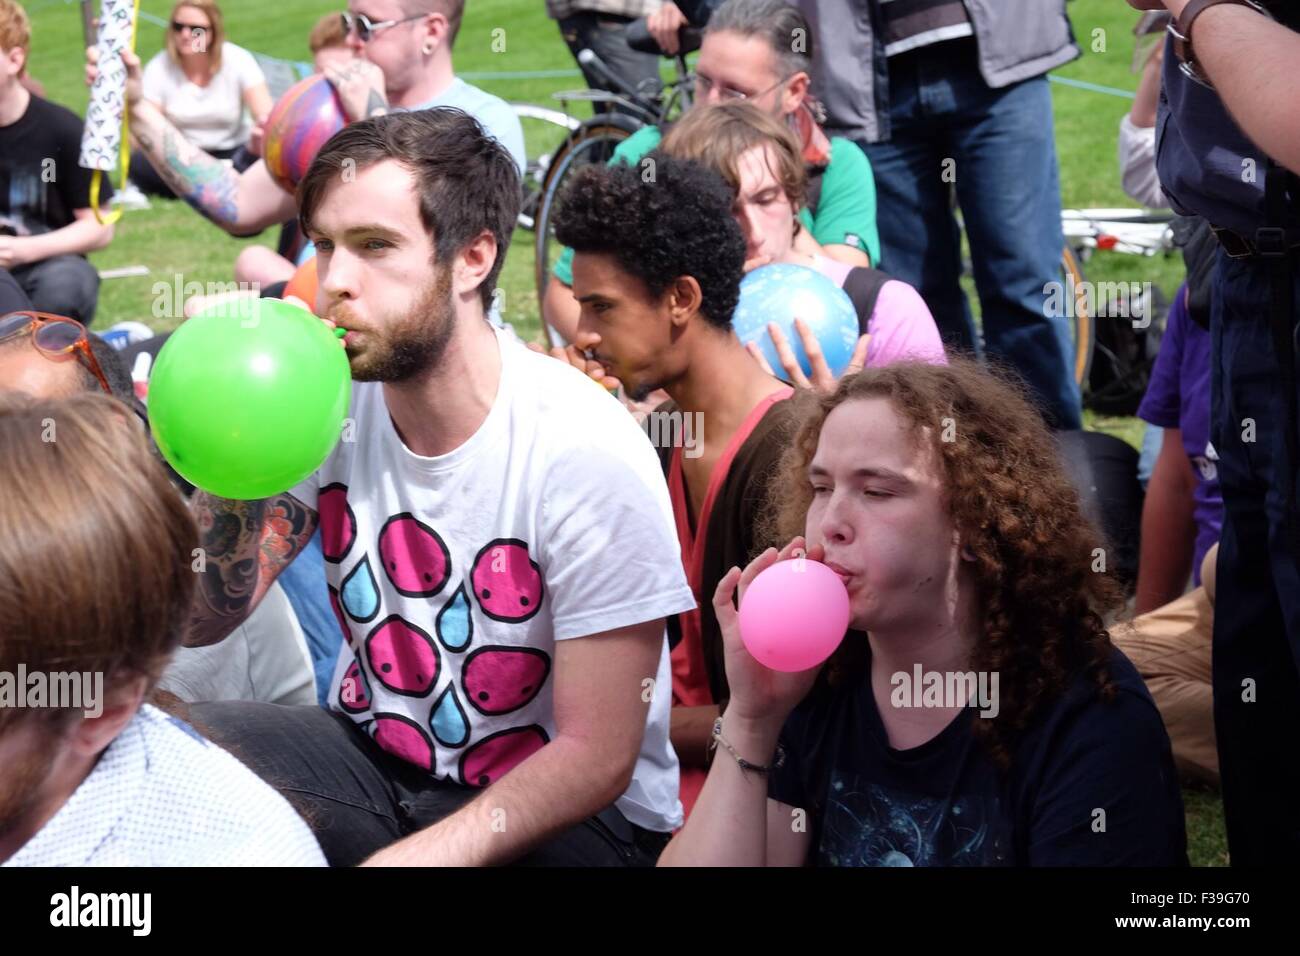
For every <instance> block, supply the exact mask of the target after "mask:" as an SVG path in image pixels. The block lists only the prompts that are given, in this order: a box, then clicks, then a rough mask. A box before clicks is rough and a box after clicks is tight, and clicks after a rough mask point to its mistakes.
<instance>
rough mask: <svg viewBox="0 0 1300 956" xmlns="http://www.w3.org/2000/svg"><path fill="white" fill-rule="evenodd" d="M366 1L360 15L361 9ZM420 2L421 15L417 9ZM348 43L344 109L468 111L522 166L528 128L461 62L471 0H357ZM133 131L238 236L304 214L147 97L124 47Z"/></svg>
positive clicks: (191, 198)
mask: <svg viewBox="0 0 1300 956" xmlns="http://www.w3.org/2000/svg"><path fill="white" fill-rule="evenodd" d="M358 6H364V8H365V12H364V14H363V13H361V12H360V11H359V10H358V9H357V7H358ZM408 6H411V7H412V9H414V10H415V11H416V12H415V13H410V12H408V10H407V7H408ZM348 9H349V12H348V13H344V14H341V16H343V17H345V18H347V19H346V21H345V23H346V25H347V27H348V31H347V35H348V44H349V46H350V47H351V49H352V50H353V52H354V53H355V54H356V56H355V57H354V58H353V59H352V60H351V61H349V62H346V63H344V64H343V66H342V67H341V68H337V69H334V68H329V67H327V68H326V73H325V75H326V76H327V77H329V80H330V82H331V83H332V84H334V88H335V90H336V91H337V93H338V96H339V101H340V103H341V104H342V107H343V113H344V116H345V117H347V119H348V120H349V121H356V120H359V119H363V118H368V117H371V116H380V115H383V114H385V113H388V112H399V111H407V110H423V109H431V108H433V107H439V106H449V107H455V108H457V109H462V110H464V111H465V112H467V113H469V114H470V115H471V116H473V117H475V118H476V119H477V120H479V122H481V123H482V124H483V125H484V127H486V128H487V130H488V131H489V132H490V133H491V134H492V135H493V136H494V137H495V138H496V139H497V140H498V141H499V142H500V143H501V144H502V145H504V146H505V147H506V149H507V150H509V152H510V155H511V158H512V159H514V161H515V165H516V167H517V168H518V170H519V171H520V172H522V171H523V169H524V167H525V165H526V160H525V157H524V133H523V127H522V126H521V125H520V123H519V118H518V117H517V116H516V115H515V113H514V110H512V109H511V108H510V106H509V104H507V103H506V102H505V101H504V100H502V99H500V98H499V97H496V96H493V95H492V94H490V93H485V92H484V91H483V90H480V89H478V88H477V87H475V86H471V85H470V84H468V83H466V82H465V81H464V80H462V79H460V78H459V77H457V76H456V74H455V72H454V71H453V69H452V45H453V44H454V43H455V42H456V34H457V33H458V32H459V30H460V22H461V16H462V14H463V13H464V10H465V2H464V0H410V2H409V3H407V2H404V0H364V2H362V0H350V2H349V4H348ZM97 56H98V52H97V51H96V50H95V48H94V47H90V48H89V49H87V50H86V81H87V85H89V84H90V83H93V82H94V79H95V76H96V75H98V68H97V66H96V62H95V61H96V58H97ZM122 62H123V63H124V64H125V66H126V76H127V80H126V102H127V107H128V110H129V112H130V122H131V132H132V133H133V134H134V136H135V139H136V141H137V142H138V144H139V146H140V149H141V151H142V152H143V153H144V155H145V157H146V158H147V159H148V161H149V163H150V165H152V166H153V168H154V169H155V170H156V171H157V172H158V175H159V176H160V177H162V179H163V180H164V181H165V182H166V183H167V185H168V186H170V187H171V189H172V190H173V191H174V192H175V193H176V195H177V196H179V197H180V198H181V199H184V200H185V201H186V202H187V203H189V204H190V205H191V206H192V207H194V209H195V210H197V211H198V212H199V213H200V214H201V215H203V216H204V217H206V218H207V219H209V220H210V221H212V222H213V223H214V224H216V225H217V226H219V227H220V228H222V229H224V230H226V231H227V232H229V233H230V234H231V235H234V236H251V235H256V234H257V233H259V232H261V231H262V230H263V229H265V228H267V227H268V226H274V225H279V224H280V223H282V222H286V221H288V220H290V219H292V218H294V217H295V216H296V215H297V213H298V207H297V203H296V202H295V200H294V197H293V194H292V193H290V192H288V191H286V190H285V189H283V188H281V187H280V186H279V184H277V183H276V181H275V180H274V179H272V178H271V174H270V172H269V171H268V170H267V168H266V162H265V161H264V160H258V161H257V162H255V163H253V165H251V166H249V167H248V169H246V170H245V171H244V172H242V173H239V172H236V171H235V170H234V169H231V168H229V167H227V166H226V165H225V164H224V163H222V161H221V160H219V159H217V158H216V157H214V156H212V155H210V154H209V153H207V152H206V151H205V150H203V149H201V148H200V147H199V146H197V145H195V144H194V143H192V142H190V141H189V140H188V139H186V138H185V136H184V135H183V134H182V133H181V132H180V131H179V130H177V129H176V127H175V126H174V125H173V124H172V123H171V122H170V121H169V120H168V119H167V117H166V116H165V115H164V114H163V112H162V111H161V110H159V109H158V108H157V107H156V106H154V105H153V104H151V103H150V102H148V100H147V99H146V98H145V97H144V92H143V87H142V84H141V71H140V59H139V57H137V56H136V55H135V54H133V53H131V52H130V51H128V50H123V51H122Z"/></svg>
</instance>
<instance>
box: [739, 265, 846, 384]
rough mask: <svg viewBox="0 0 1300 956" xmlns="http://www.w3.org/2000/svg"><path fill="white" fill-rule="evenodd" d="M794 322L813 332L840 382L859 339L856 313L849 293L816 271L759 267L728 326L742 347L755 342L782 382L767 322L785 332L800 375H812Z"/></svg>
mask: <svg viewBox="0 0 1300 956" xmlns="http://www.w3.org/2000/svg"><path fill="white" fill-rule="evenodd" d="M796 318H798V319H802V320H803V321H804V323H805V324H807V325H808V327H809V328H810V329H812V332H813V335H815V336H816V337H817V341H818V342H819V343H820V344H821V347H822V354H823V355H824V356H825V357H826V364H827V366H829V367H830V370H831V373H832V374H833V375H835V376H836V377H837V378H838V377H839V376H840V375H841V374H842V373H843V372H844V369H845V368H847V367H848V364H849V359H850V358H851V357H852V356H853V347H854V346H855V345H856V344H857V341H858V336H859V332H858V313H857V310H856V309H855V308H854V307H853V302H852V300H850V299H849V297H848V294H847V293H845V291H844V290H843V289H841V288H840V287H839V286H837V285H836V284H835V283H834V282H832V281H831V280H830V279H828V278H826V277H825V276H824V275H822V274H821V273H820V272H817V271H816V270H815V269H809V268H807V267H806V266H797V265H791V264H788V263H784V262H778V263H775V264H773V265H770V266H762V267H760V268H758V269H755V270H754V271H753V272H751V273H749V274H748V275H747V276H745V278H744V280H743V281H742V282H741V283H740V302H739V303H738V304H737V305H736V311H735V313H734V314H733V315H732V317H731V327H732V328H733V329H734V330H735V332H736V335H737V337H738V338H739V339H740V341H741V343H743V344H749V343H750V342H757V343H758V347H759V349H760V350H761V351H762V353H763V356H764V357H765V358H766V359H767V363H768V364H769V365H771V366H772V370H773V371H774V372H775V373H776V374H777V375H778V376H780V377H781V378H784V377H785V373H784V372H783V370H782V368H781V360H780V359H779V358H778V357H777V354H776V346H774V345H773V344H772V337H771V336H770V335H768V334H767V324H768V323H769V322H772V323H775V324H776V325H777V326H778V327H779V328H780V329H781V331H782V333H784V335H785V337H786V340H787V341H788V342H789V343H790V347H791V348H792V349H793V350H794V354H795V358H797V359H798V360H799V367H800V368H802V369H803V373H804V374H805V375H811V374H812V367H811V366H810V365H809V364H808V356H807V355H806V354H805V353H804V350H803V343H802V342H800V341H799V333H797V332H796V331H795V328H794V320H795V319H796Z"/></svg>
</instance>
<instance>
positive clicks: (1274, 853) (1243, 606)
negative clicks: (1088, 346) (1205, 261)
mask: <svg viewBox="0 0 1300 956" xmlns="http://www.w3.org/2000/svg"><path fill="white" fill-rule="evenodd" d="M1295 270H1296V271H1293V274H1292V284H1293V286H1294V288H1295V296H1296V302H1297V303H1300V266H1296V267H1295ZM1269 292H1270V289H1269V274H1268V266H1267V264H1266V260H1262V259H1229V258H1227V257H1226V256H1224V255H1223V254H1222V253H1220V257H1219V263H1218V268H1217V270H1216V273H1215V280H1214V294H1213V305H1212V311H1211V319H1210V334H1211V336H1212V342H1213V352H1212V359H1211V360H1212V362H1213V367H1212V376H1213V378H1212V387H1211V409H1210V415H1211V419H1210V420H1211V436H1212V439H1211V440H1212V441H1213V442H1214V448H1215V450H1216V451H1217V452H1218V453H1219V463H1218V467H1219V484H1220V487H1221V488H1222V490H1223V509H1224V513H1223V533H1222V537H1221V538H1220V541H1219V562H1218V566H1217V573H1218V578H1217V590H1216V593H1215V601H1214V645H1213V654H1212V669H1213V684H1214V729H1215V735H1216V737H1217V738H1218V746H1219V767H1220V772H1221V774H1222V778H1223V810H1224V817H1225V819H1226V822H1227V829H1228V850H1229V853H1230V855H1231V857H1232V863H1233V865H1234V866H1257V865H1261V864H1273V865H1292V864H1294V862H1295V860H1296V858H1297V857H1300V815H1297V813H1296V808H1297V806H1298V805H1300V804H1298V803H1297V801H1298V800H1300V796H1297V795H1300V759H1297V754H1296V751H1297V746H1296V735H1297V733H1300V564H1298V561H1300V558H1298V557H1297V554H1296V550H1295V549H1294V548H1293V547H1292V545H1293V542H1292V541H1291V540H1290V539H1289V536H1288V535H1287V528H1286V513H1287V506H1288V502H1287V500H1286V497H1287V496H1286V483H1285V482H1286V469H1287V468H1288V467H1291V468H1294V467H1295V466H1296V465H1297V464H1298V463H1297V462H1294V461H1293V462H1289V463H1288V461H1287V457H1288V456H1287V452H1286V445H1285V441H1286V432H1285V428H1286V424H1287V416H1286V408H1285V405H1284V394H1285V393H1284V389H1283V388H1282V387H1281V386H1282V376H1281V374H1280V372H1279V366H1278V356H1277V351H1276V349H1275V348H1274V346H1273V339H1272V337H1271V335H1270V325H1269V304H1270V299H1269ZM1298 313H1300V308H1296V309H1293V310H1292V316H1291V326H1292V328H1291V330H1290V331H1291V333H1292V339H1293V341H1294V339H1295V337H1296V333H1297V328H1296V319H1297V317H1300V316H1298V315H1297V314H1298ZM1290 504H1291V506H1292V507H1295V506H1296V503H1295V502H1291V503H1290Z"/></svg>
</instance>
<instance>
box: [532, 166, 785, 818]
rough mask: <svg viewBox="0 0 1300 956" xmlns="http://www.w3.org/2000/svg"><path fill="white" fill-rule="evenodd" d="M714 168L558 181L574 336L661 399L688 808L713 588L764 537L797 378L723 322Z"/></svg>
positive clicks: (722, 680) (585, 173)
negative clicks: (686, 606) (677, 573)
mask: <svg viewBox="0 0 1300 956" xmlns="http://www.w3.org/2000/svg"><path fill="white" fill-rule="evenodd" d="M732 201H733V200H732V190H731V188H730V187H729V186H728V185H727V183H726V182H725V181H724V180H723V179H722V178H721V177H720V176H718V175H717V174H716V173H714V172H712V171H710V170H707V169H705V168H704V167H702V166H699V165H697V164H695V163H693V162H690V161H688V160H683V159H676V158H673V157H670V156H666V155H664V154H662V153H659V152H654V153H651V154H650V155H649V156H647V157H645V158H644V159H642V160H641V162H640V163H638V164H637V165H636V166H627V165H622V164H619V165H614V166H591V167H587V168H585V169H583V170H581V171H580V172H579V173H578V174H577V175H575V177H574V179H573V180H572V181H571V183H570V185H569V186H568V187H567V188H566V190H565V192H564V193H563V194H562V197H561V201H560V204H559V208H558V211H557V217H556V225H555V228H556V236H557V237H558V238H559V240H560V242H562V243H564V244H565V245H566V246H569V247H570V248H572V249H573V251H574V258H573V292H574V295H575V297H576V298H577V301H578V303H579V305H580V306H581V313H580V318H579V322H578V333H577V338H576V340H575V345H576V346H577V347H578V348H580V349H585V350H586V353H587V355H588V357H589V358H592V359H594V360H595V361H597V362H599V363H600V364H601V366H603V368H604V371H605V374H606V375H608V376H613V377H615V378H617V379H618V380H619V381H620V382H621V383H622V384H623V387H624V388H625V390H626V392H627V394H628V395H629V396H630V397H631V398H632V399H633V400H635V401H641V400H643V399H644V398H645V397H646V396H647V395H649V394H650V393H651V392H653V391H654V390H656V389H659V388H662V389H664V390H665V391H666V392H667V393H668V395H669V397H670V398H671V401H670V402H667V403H665V404H664V405H661V406H660V407H658V408H657V409H655V411H653V412H651V413H650V415H649V417H648V418H647V420H646V428H647V431H648V432H649V435H650V439H651V441H652V442H653V443H654V444H655V446H656V448H657V450H658V453H659V459H660V462H661V463H662V464H663V467H664V474H665V476H666V478H667V480H668V490H669V497H670V499H671V500H672V505H673V516H674V519H675V520H676V522H677V536H678V538H679V539H680V541H681V548H682V562H683V564H684V565H685V570H686V575H687V579H688V581H689V582H690V585H691V588H692V590H693V591H694V592H695V599H696V603H697V604H698V609H696V610H692V611H687V612H684V613H681V614H678V615H676V616H675V617H671V618H669V619H668V638H669V647H670V648H671V650H672V655H671V657H672V669H673V713H672V724H671V728H672V729H671V739H672V743H673V747H674V748H675V749H676V751H677V757H678V760H679V761H680V762H681V768H682V784H681V799H682V806H683V808H684V809H685V811H686V813H687V814H689V813H690V809H691V806H692V805H693V804H694V802H695V799H696V797H698V795H699V792H700V789H701V787H703V785H704V779H705V776H706V773H707V770H706V768H707V764H708V755H709V743H710V739H711V736H712V728H713V722H714V720H716V719H717V717H718V716H719V714H720V713H721V708H722V707H723V706H724V705H725V703H726V699H727V696H728V690H727V682H726V674H725V671H724V669H723V662H722V633H721V631H720V630H719V628H718V621H717V618H716V617H715V616H714V613H713V604H712V600H711V598H712V595H713V591H714V589H715V588H716V587H717V584H718V581H719V580H720V579H721V578H722V576H723V575H724V574H725V573H726V571H727V569H728V568H730V567H732V566H733V565H740V566H742V567H743V566H745V565H746V564H747V563H748V562H749V560H750V559H751V558H752V557H753V556H754V555H755V554H756V553H757V552H758V551H761V550H762V548H761V547H759V546H758V542H757V540H756V538H757V533H756V526H757V524H758V511H759V508H760V506H761V502H762V501H763V500H764V499H765V492H766V481H767V479H768V477H769V476H770V475H772V474H773V473H774V472H775V471H776V461H777V459H778V458H779V457H780V454H781V452H782V450H783V449H784V446H785V443H786V441H787V439H788V434H789V431H790V420H791V412H790V409H791V403H790V402H787V401H785V399H787V398H789V397H790V396H791V394H792V390H791V389H790V388H789V387H787V386H786V385H785V384H784V383H783V382H781V381H779V380H777V379H776V378H773V377H772V376H771V375H770V374H768V373H767V372H765V371H764V370H763V369H762V368H761V367H760V366H759V365H758V363H756V362H755V361H754V360H753V358H751V357H750V355H749V353H747V352H746V351H745V349H744V347H743V346H742V345H741V344H740V340H739V339H737V338H736V336H735V334H734V333H733V332H732V331H731V313H732V312H733V311H734V310H735V307H736V302H737V299H738V298H739V294H740V280H741V278H742V276H743V268H744V259H745V239H744V236H743V234H742V233H741V229H740V225H739V224H738V223H737V222H736V219H735V217H734V216H733V215H732V210H731V206H732Z"/></svg>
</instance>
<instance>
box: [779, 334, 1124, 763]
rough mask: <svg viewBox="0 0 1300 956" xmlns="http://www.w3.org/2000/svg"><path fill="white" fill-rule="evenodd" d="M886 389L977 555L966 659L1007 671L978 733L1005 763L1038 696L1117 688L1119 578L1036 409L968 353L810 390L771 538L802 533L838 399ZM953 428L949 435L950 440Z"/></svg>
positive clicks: (846, 675) (837, 668) (785, 468)
mask: <svg viewBox="0 0 1300 956" xmlns="http://www.w3.org/2000/svg"><path fill="white" fill-rule="evenodd" d="M870 398H883V399H886V400H887V401H888V402H889V403H890V405H891V406H892V407H893V409H894V411H895V412H896V413H897V414H898V415H899V416H900V417H901V418H902V419H903V420H904V421H905V422H906V423H908V424H910V425H911V427H912V429H913V433H914V435H915V437H916V439H917V440H918V441H923V442H925V443H927V444H929V446H930V447H931V449H932V451H933V455H934V459H933V460H934V461H935V462H937V464H938V467H939V468H940V471H941V475H942V479H943V485H944V489H945V498H946V502H947V507H948V513H949V516H950V518H951V520H952V523H953V526H954V528H955V529H956V530H957V532H958V534H959V536H960V540H961V542H962V544H963V545H964V546H965V547H966V548H968V549H970V551H971V552H972V553H973V554H974V556H975V560H974V562H973V563H972V565H971V568H972V573H973V575H974V579H975V588H976V603H977V607H978V614H979V620H980V632H979V636H978V638H977V639H976V642H975V647H974V650H973V652H972V657H971V661H970V664H969V666H970V668H971V669H972V670H976V671H986V672H990V673H992V672H996V673H998V675H999V694H1000V712H999V714H998V716H997V717H996V718H993V719H990V720H977V721H975V722H974V723H975V732H976V734H977V736H979V737H981V738H982V739H983V741H984V743H985V744H986V745H987V746H988V747H989V749H990V751H991V753H992V755H993V756H994V758H995V760H997V761H998V763H999V764H1000V765H1002V766H1004V767H1005V766H1007V765H1008V764H1009V762H1010V754H1011V749H1012V746H1013V743H1014V740H1015V739H1016V737H1017V736H1018V735H1019V734H1020V733H1021V732H1022V731H1023V730H1024V729H1025V728H1026V727H1027V726H1028V725H1029V723H1030V721H1031V720H1032V719H1033V718H1034V716H1035V714H1036V713H1037V712H1038V710H1039V708H1040V707H1042V706H1043V705H1045V704H1047V703H1049V702H1050V701H1052V700H1053V699H1055V698H1057V697H1058V696H1059V695H1060V694H1061V693H1062V692H1063V691H1064V690H1065V688H1066V685H1067V684H1068V683H1069V681H1070V680H1071V679H1073V678H1074V677H1075V676H1077V675H1079V674H1081V673H1084V674H1088V675H1090V677H1091V678H1092V679H1093V680H1094V681H1095V682H1096V683H1097V685H1098V686H1099V687H1100V688H1101V690H1102V693H1103V695H1104V696H1107V697H1109V696H1110V695H1111V694H1112V693H1113V688H1112V686H1111V684H1110V677H1109V673H1108V670H1107V667H1106V660H1107V657H1108V655H1109V654H1110V651H1111V643H1110V636H1109V634H1108V632H1107V630H1106V626H1105V624H1104V620H1103V619H1104V616H1105V614H1106V613H1107V612H1109V611H1111V610H1113V609H1114V608H1116V607H1117V606H1118V605H1119V604H1120V591H1119V587H1118V585H1117V584H1116V583H1115V581H1114V580H1113V579H1112V578H1111V577H1110V575H1109V574H1108V573H1098V572H1094V570H1093V566H1094V561H1095V555H1096V551H1095V549H1098V548H1101V547H1103V542H1102V539H1101V536H1100V535H1099V534H1098V532H1097V530H1096V529H1095V528H1094V527H1093V525H1092V524H1091V523H1090V522H1089V521H1088V519H1087V518H1086V517H1084V514H1083V511H1082V508H1081V506H1080V500H1079V495H1078V493H1077V492H1076V490H1075V488H1074V485H1073V484H1072V483H1071V481H1070V478H1069V476H1068V475H1067V474H1066V472H1065V469H1064V466H1063V464H1062V461H1061V456H1060V453H1059V451H1058V450H1057V448H1056V444H1055V442H1054V440H1053V439H1052V436H1051V434H1050V432H1049V431H1048V430H1047V427H1046V426H1045V425H1044V424H1043V421H1042V418H1041V416H1040V415H1039V413H1038V412H1037V411H1036V410H1035V409H1034V408H1033V406H1032V405H1031V404H1030V403H1029V401H1028V400H1027V399H1026V398H1025V397H1024V395H1023V392H1022V390H1021V389H1020V388H1019V387H1017V386H1015V385H1013V384H1011V382H1010V381H1009V380H1008V378H1007V376H1006V373H1003V372H1000V371H999V372H994V371H990V370H989V369H987V368H984V367H982V366H980V365H979V364H977V363H976V362H975V361H973V360H971V359H965V358H955V359H952V360H951V362H950V364H949V365H947V366H944V365H927V364H920V363H914V362H901V363H897V364H893V365H886V366H883V367H881V368H869V369H866V370H864V371H862V372H859V373H857V374H855V375H848V376H845V377H844V378H843V379H841V380H840V383H839V385H838V387H837V388H836V389H835V391H834V392H832V393H830V394H826V395H814V394H811V393H805V394H804V395H803V396H802V397H801V399H800V400H801V401H802V402H803V403H804V405H805V407H804V410H803V411H804V414H803V416H802V417H801V420H800V425H799V427H798V430H797V432H796V434H795V438H794V440H793V442H792V443H791V445H790V446H789V447H788V448H787V450H786V452H785V454H784V456H783V458H782V461H781V465H780V468H779V471H778V473H777V476H776V478H775V479H774V481H773V485H772V501H771V505H770V509H771V510H770V513H769V516H768V517H769V525H770V526H769V528H768V529H767V530H768V533H769V537H771V538H773V539H774V540H779V541H781V542H782V543H784V542H786V541H789V540H790V539H791V538H793V537H795V536H796V535H801V534H803V533H804V525H805V519H806V517H807V513H808V507H809V504H810V502H811V501H812V486H811V485H810V483H809V480H808V473H807V470H808V464H809V463H810V462H811V461H812V458H813V455H814V453H815V452H816V450H817V440H818V436H819V434H820V432H821V429H822V424H823V423H824V422H825V421H826V416H827V415H829V414H830V412H831V410H832V409H834V408H836V407H837V406H839V405H841V404H843V403H845V402H849V401H858V400H862V399H870ZM949 438H950V439H951V440H945V439H949ZM861 644H862V642H860V641H858V642H854V641H845V642H844V644H842V645H841V648H840V650H839V651H837V652H836V655H835V656H834V657H832V658H831V663H830V669H829V671H828V678H829V680H830V681H831V682H832V683H842V682H845V681H850V680H856V679H859V678H860V676H861V674H860V665H861V662H862V659H863V653H862V652H863V648H862V647H861Z"/></svg>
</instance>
